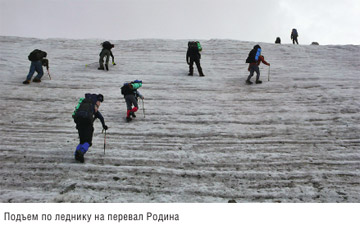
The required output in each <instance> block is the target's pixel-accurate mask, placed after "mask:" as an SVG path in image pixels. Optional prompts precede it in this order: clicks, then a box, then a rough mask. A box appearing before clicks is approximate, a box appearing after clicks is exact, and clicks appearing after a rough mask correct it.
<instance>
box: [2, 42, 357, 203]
mask: <svg viewBox="0 0 360 230" xmlns="http://www.w3.org/2000/svg"><path fill="white" fill-rule="evenodd" d="M101 42H102V41H101V40H67V39H46V40H40V39H31V38H19V37H0V50H1V51H0V52H1V55H0V66H1V69H0V75H1V77H0V81H1V82H0V90H1V94H0V98H1V104H0V113H1V116H0V119H1V120H0V122H1V126H0V137H1V144H0V161H1V169H0V187H1V188H0V201H1V202H3V203H5V202H127V203H134V202H137V203H138V202H193V203H197V202H201V203H202V202H209V203H225V202H228V201H229V200H235V201H236V202H294V203H297V202H320V203H322V202H360V195H359V194H360V113H359V112H360V102H359V99H360V58H359V55H358V54H359V53H360V46H355V45H342V46H307V45H301V46H295V45H275V44H265V43H264V44H263V43H260V45H261V46H262V48H263V55H264V56H265V59H266V60H267V61H268V62H270V63H271V72H270V81H268V70H269V69H268V67H267V66H265V65H263V64H262V65H261V66H260V67H261V74H262V75H261V79H262V80H263V84H262V85H251V86H247V85H245V79H246V77H247V75H248V72H247V65H246V64H245V63H244V60H245V59H246V57H247V54H248V52H249V51H250V49H251V48H252V47H253V46H254V45H255V44H256V43H254V42H241V41H233V40H206V41H201V43H202V46H203V52H202V59H201V61H202V67H203V70H204V73H205V75H206V77H205V78H200V77H198V76H197V71H196V67H195V75H194V76H193V77H189V76H187V71H188V67H187V64H186V62H185V54H186V48H187V41H185V40H156V39H153V40H128V41H112V42H113V43H115V48H114V49H113V53H114V55H115V61H116V63H117V65H116V66H112V65H111V66H110V71H108V72H106V71H99V70H97V67H98V64H97V61H98V54H99V52H100V49H101V47H100V45H99V44H100V43H101ZM35 48H38V49H42V50H45V51H47V53H48V58H49V61H50V73H51V76H52V79H51V80H50V79H49V78H48V76H47V73H46V70H45V69H44V72H45V74H44V77H43V78H42V82H41V83H40V84H36V83H31V84H30V85H23V84H22V81H23V80H25V77H26V75H27V73H28V69H29V66H30V62H29V61H28V60H27V55H28V54H29V53H30V52H31V51H32V50H33V49H35ZM86 65H87V66H86ZM135 79H141V80H143V82H144V84H143V87H142V88H141V89H140V92H141V93H142V94H143V95H144V96H145V100H144V103H145V117H144V115H143V110H142V108H140V110H139V111H138V112H137V118H136V119H135V120H134V121H133V122H132V123H126V122H125V120H124V117H125V110H126V107H125V103H124V99H123V98H122V95H121V94H120V87H121V85H122V84H123V82H125V81H131V80H135ZM88 92H90V93H102V94H103V95H104V97H105V101H104V103H102V105H101V107H100V111H101V112H102V114H103V115H104V117H105V120H106V124H107V125H108V126H109V130H108V132H107V139H106V143H107V145H106V153H105V155H104V149H103V143H104V135H103V134H101V123H100V122H99V121H96V122H95V132H94V138H93V146H92V147H91V148H90V150H89V151H88V153H87V154H86V155H85V158H86V162H85V164H79V163H76V162H75V160H74V156H73V152H74V150H75V147H76V145H77V144H78V136H77V130H76V129H75V124H74V122H73V120H72V118H71V114H72V112H73V109H74V106H75V105H76V104H77V101H78V99H79V98H80V97H82V96H83V95H84V94H85V93H88ZM140 105H141V103H140Z"/></svg>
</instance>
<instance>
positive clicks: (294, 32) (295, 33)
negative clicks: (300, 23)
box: [291, 29, 298, 37]
mask: <svg viewBox="0 0 360 230" xmlns="http://www.w3.org/2000/svg"><path fill="white" fill-rule="evenodd" d="M291 34H292V35H293V36H295V37H297V36H298V32H297V30H296V29H293V30H292V32H291Z"/></svg>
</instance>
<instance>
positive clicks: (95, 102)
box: [73, 93, 108, 163]
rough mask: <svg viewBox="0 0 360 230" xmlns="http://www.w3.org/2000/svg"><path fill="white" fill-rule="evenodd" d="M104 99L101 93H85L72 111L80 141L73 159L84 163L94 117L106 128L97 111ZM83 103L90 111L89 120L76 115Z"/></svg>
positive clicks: (91, 135) (90, 141)
mask: <svg viewBox="0 0 360 230" xmlns="http://www.w3.org/2000/svg"><path fill="white" fill-rule="evenodd" d="M103 101H104V96H103V95H102V94H90V93H87V94H85V98H82V99H80V101H79V105H78V107H77V108H76V110H75V111H74V113H73V118H74V122H75V123H76V129H77V130H78V133H79V139H80V143H79V144H78V146H77V147H76V150H75V160H77V161H79V162H81V163H84V155H85V153H86V152H87V151H88V149H89V147H90V146H91V145H92V137H93V133H94V121H95V120H96V118H99V120H100V121H101V124H102V126H103V129H104V130H107V129H108V127H107V126H106V125H105V120H104V117H103V116H102V115H101V113H100V111H99V107H100V103H101V102H103ZM83 103H86V105H85V108H86V106H88V108H89V109H90V111H92V114H93V117H91V120H88V119H86V120H85V119H83V118H82V117H80V118H79V116H78V115H77V114H78V112H79V111H80V110H81V109H82V108H84V107H82V105H83Z"/></svg>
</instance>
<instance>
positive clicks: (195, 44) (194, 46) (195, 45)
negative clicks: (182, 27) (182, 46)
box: [188, 41, 202, 52]
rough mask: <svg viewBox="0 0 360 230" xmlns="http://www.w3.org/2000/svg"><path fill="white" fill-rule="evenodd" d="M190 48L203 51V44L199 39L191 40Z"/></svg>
mask: <svg viewBox="0 0 360 230" xmlns="http://www.w3.org/2000/svg"><path fill="white" fill-rule="evenodd" d="M188 48H189V49H194V50H196V51H199V52H200V51H202V47H201V44H200V42H199V41H196V42H195V41H190V42H188Z"/></svg>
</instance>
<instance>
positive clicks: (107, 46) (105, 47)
mask: <svg viewBox="0 0 360 230" xmlns="http://www.w3.org/2000/svg"><path fill="white" fill-rule="evenodd" d="M102 47H103V48H104V49H107V50H110V49H111V48H113V45H112V44H111V43H110V42H109V41H105V42H103V43H102Z"/></svg>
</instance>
